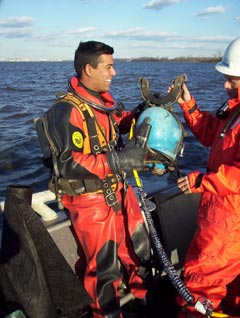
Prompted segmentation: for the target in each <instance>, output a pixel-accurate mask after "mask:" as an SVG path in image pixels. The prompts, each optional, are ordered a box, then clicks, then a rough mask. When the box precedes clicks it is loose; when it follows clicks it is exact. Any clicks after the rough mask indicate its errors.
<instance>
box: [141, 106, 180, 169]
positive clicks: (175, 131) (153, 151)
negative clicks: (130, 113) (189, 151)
mask: <svg viewBox="0 0 240 318" xmlns="http://www.w3.org/2000/svg"><path fill="white" fill-rule="evenodd" d="M146 119H147V120H148V122H149V124H150V125H151V130H150V134H149V138H148V142H147V150H148V151H147V155H146V158H145V159H144V162H145V164H147V166H148V167H149V168H153V169H158V170H159V172H160V173H158V174H163V173H165V172H167V171H169V170H174V169H175V165H176V157H177V155H178V154H179V153H180V151H182V150H183V138H184V136H185V131H184V128H183V126H182V123H181V122H180V120H179V119H178V118H177V117H176V115H175V114H174V113H173V112H171V111H169V110H167V109H165V108H162V107H155V106H153V107H149V108H147V109H146V110H144V111H143V112H142V113H141V114H140V116H139V118H138V120H137V124H136V132H137V131H138V130H139V127H140V125H141V124H142V123H143V122H145V121H146Z"/></svg>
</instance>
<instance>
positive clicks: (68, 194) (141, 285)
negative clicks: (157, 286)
mask: <svg viewBox="0 0 240 318" xmlns="http://www.w3.org/2000/svg"><path fill="white" fill-rule="evenodd" d="M113 53H114V50H113V48H112V47H110V46H109V45H106V44H104V43H101V42H96V41H88V42H80V44H79V47H78V48H77V50H76V52H75V59H74V67H75V71H76V75H75V76H73V77H72V78H71V79H70V81H69V83H68V91H67V92H66V94H62V95H61V96H58V99H57V101H56V103H55V104H54V105H53V106H52V107H51V108H50V109H49V110H48V111H47V112H46V114H45V115H44V116H43V127H44V131H45V135H46V136H47V139H48V143H49V145H50V146H51V154H52V156H51V157H50V158H48V161H50V166H51V164H52V182H51V184H50V188H51V189H52V190H53V191H54V192H55V193H56V194H57V196H58V197H59V200H60V201H61V204H62V205H63V206H64V207H65V208H66V209H68V210H69V212H70V217H71V221H72V224H73V227H74V230H75V232H76V235H77V237H78V239H79V242H80V244H81V246H82V249H83V252H84V258H85V259H86V267H85V268H84V286H85V288H86V290H87V292H88V294H89V295H90V296H91V297H92V300H93V302H92V310H93V317H94V318H96V317H109V318H119V317H121V316H122V314H121V310H120V303H119V295H118V286H119V283H120V281H121V280H122V273H121V271H120V269H119V264H120V263H121V264H122V266H123V267H124V268H125V271H126V272H127V275H128V287H129V289H130V291H131V292H132V294H133V295H134V296H135V297H136V299H139V303H141V304H143V308H146V306H145V305H146V295H147V286H148V278H150V276H151V270H150V241H149V237H148V233H147V230H146V226H145V223H144V219H143V217H142V213H141V210H140V207H139V202H138V200H137V198H136V196H135V193H134V191H133V188H132V187H131V186H130V185H128V184H127V183H126V180H125V178H126V175H129V174H131V173H132V171H133V169H137V170H139V171H141V170H143V169H144V161H143V159H144V154H145V150H144V149H142V148H140V147H138V146H137V145H136V144H135V143H134V142H132V143H131V146H126V147H124V148H123V150H121V151H120V150H119V149H122V146H123V145H121V144H120V143H119V141H120V140H121V139H120V138H119V140H118V137H119V135H120V134H121V133H128V132H129V130H130V127H131V123H132V119H133V118H135V119H136V118H137V116H138V115H139V113H140V110H141V108H142V105H139V106H137V107H136V108H135V109H134V110H133V111H124V109H123V107H122V104H121V103H118V104H115V102H114V100H113V98H112V96H111V94H110V93H109V90H110V86H111V81H112V78H113V77H114V76H116V71H115V69H114V60H113ZM119 146H120V147H119ZM84 258H82V259H80V261H82V260H84ZM78 264H79V262H78Z"/></svg>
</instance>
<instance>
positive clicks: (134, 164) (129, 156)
mask: <svg viewBox="0 0 240 318" xmlns="http://www.w3.org/2000/svg"><path fill="white" fill-rule="evenodd" d="M144 155H145V149H143V148H140V147H139V146H137V145H135V141H134V140H133V141H130V142H129V143H128V144H127V145H126V146H125V147H124V148H123V150H122V151H116V150H113V151H108V152H107V161H108V164H109V166H110V168H111V170H112V172H113V173H115V174H119V175H122V174H123V173H126V174H127V175H128V176H129V175H132V170H133V169H136V170H138V171H143V170H144V162H143V160H144Z"/></svg>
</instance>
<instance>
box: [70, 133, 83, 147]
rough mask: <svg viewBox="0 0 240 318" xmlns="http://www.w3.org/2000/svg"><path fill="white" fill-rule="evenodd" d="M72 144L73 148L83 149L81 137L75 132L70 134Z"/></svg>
mask: <svg viewBox="0 0 240 318" xmlns="http://www.w3.org/2000/svg"><path fill="white" fill-rule="evenodd" d="M72 142H73V144H74V146H76V147H77V148H82V147H83V136H82V134H81V133H80V132H79V131H75V132H74V133H73V134H72Z"/></svg>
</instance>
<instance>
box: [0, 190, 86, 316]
mask: <svg viewBox="0 0 240 318" xmlns="http://www.w3.org/2000/svg"><path fill="white" fill-rule="evenodd" d="M31 198H32V190H31V188H30V187H28V186H21V185H11V186H9V187H8V188H7V195H6V200H5V208H4V221H3V232H2V246H1V250H0V288H1V289H0V291H1V292H0V311H1V313H0V314H1V315H2V316H1V317H4V315H5V314H8V313H10V312H13V311H14V310H16V309H20V310H22V311H23V312H24V313H25V315H26V316H27V317H30V318H60V317H61V318H63V317H64V318H80V317H83V316H84V317H85V316H88V313H89V304H90V302H91V299H90V297H89V295H88V294H87V292H86V290H85V289H84V287H83V285H82V283H81V282H80V281H79V280H78V279H77V277H76V275H75V273H74V272H73V270H72V268H71V267H70V265H69V264H68V263H67V262H66V260H65V258H64V257H63V255H62V254H61V252H60V251H59V249H58V247H57V246H56V244H55V242H54V241H53V239H52V238H51V236H50V234H49V233H48V231H47V230H46V228H45V226H44V225H43V223H42V221H41V220H40V218H39V216H38V215H37V214H36V212H35V211H34V210H33V209H32V207H31Z"/></svg>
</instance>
